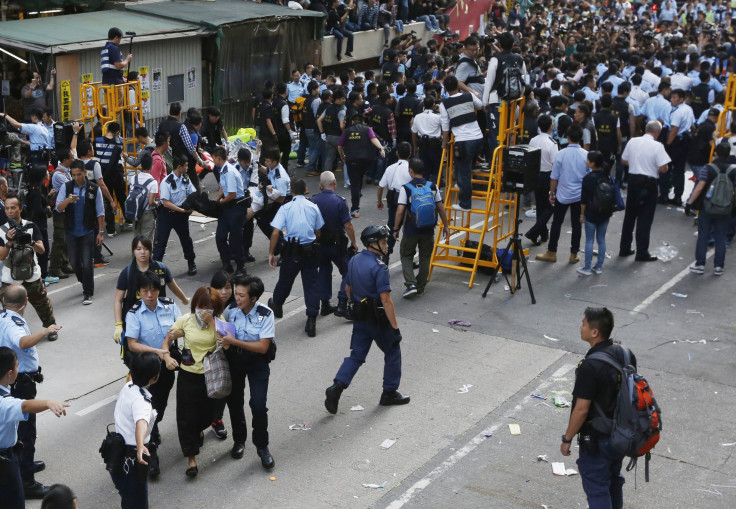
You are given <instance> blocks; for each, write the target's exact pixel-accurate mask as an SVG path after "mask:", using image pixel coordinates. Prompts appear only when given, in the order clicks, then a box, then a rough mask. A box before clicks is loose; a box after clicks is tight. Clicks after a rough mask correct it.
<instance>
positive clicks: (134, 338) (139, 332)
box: [123, 270, 181, 477]
mask: <svg viewBox="0 0 736 509" xmlns="http://www.w3.org/2000/svg"><path fill="white" fill-rule="evenodd" d="M160 291H161V280H160V279H159V277H158V276H157V275H156V274H155V273H154V272H153V271H150V270H148V271H146V272H144V273H142V274H140V275H139V276H138V293H139V295H140V296H141V300H139V301H138V302H137V303H136V304H135V305H134V306H133V307H131V308H130V311H128V314H127V315H126V317H125V344H124V347H123V348H124V349H126V345H127V350H129V351H130V354H137V353H142V352H153V353H155V354H156V355H158V356H159V358H161V372H160V374H159V376H158V381H157V382H156V383H155V384H153V385H151V386H150V387H149V388H148V391H149V392H150V393H151V404H152V405H153V408H154V410H156V412H158V415H157V416H156V422H155V424H154V425H153V430H152V431H151V442H150V446H149V447H148V451H149V452H150V453H151V459H150V460H149V462H148V466H149V473H150V474H151V475H152V476H153V477H155V476H157V475H158V474H159V461H158V455H157V454H156V451H157V448H158V446H159V445H160V444H161V435H160V433H159V430H158V423H159V422H161V420H162V419H163V418H164V411H166V405H167V403H168V400H169V393H170V392H171V388H172V387H173V386H174V380H175V372H174V370H175V369H176V368H177V367H178V366H179V363H178V362H177V361H176V360H175V359H172V357H171V353H170V350H169V346H170V344H171V343H172V336H170V335H169V329H171V327H172V326H173V325H174V322H175V321H176V319H177V318H179V317H180V316H181V311H179V308H178V307H177V306H176V304H174V301H173V300H172V299H169V298H167V297H159V292H160ZM130 354H127V355H130Z"/></svg>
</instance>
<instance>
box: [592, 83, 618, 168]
mask: <svg viewBox="0 0 736 509" xmlns="http://www.w3.org/2000/svg"><path fill="white" fill-rule="evenodd" d="M612 106H613V98H611V96H610V95H604V96H603V97H601V111H599V112H598V113H596V114H595V117H594V119H595V129H596V131H597V134H598V150H599V151H600V152H601V153H602V154H603V160H604V161H605V162H606V163H608V166H609V168H615V167H616V158H618V156H619V155H620V154H621V143H622V140H621V119H620V118H619V117H618V115H616V114H615V113H614V112H613V111H611V107H612Z"/></svg>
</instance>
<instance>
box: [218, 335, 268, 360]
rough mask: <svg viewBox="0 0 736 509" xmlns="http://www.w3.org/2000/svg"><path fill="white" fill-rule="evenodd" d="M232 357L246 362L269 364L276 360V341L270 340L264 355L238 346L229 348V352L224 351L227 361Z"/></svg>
mask: <svg viewBox="0 0 736 509" xmlns="http://www.w3.org/2000/svg"><path fill="white" fill-rule="evenodd" d="M228 356H230V357H228ZM234 356H238V357H240V358H242V359H245V360H246V361H248V362H256V361H263V362H268V363H270V362H271V361H273V360H275V359H276V341H275V340H274V339H271V343H270V344H269V345H268V350H266V353H255V352H252V351H250V350H246V349H245V348H241V347H239V346H231V347H230V349H229V350H226V351H225V357H228V360H229V359H230V358H231V357H234Z"/></svg>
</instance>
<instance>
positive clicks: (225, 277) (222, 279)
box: [210, 270, 233, 290]
mask: <svg viewBox="0 0 736 509" xmlns="http://www.w3.org/2000/svg"><path fill="white" fill-rule="evenodd" d="M227 285H230V286H232V285H233V281H232V277H231V276H230V274H228V273H227V272H225V271H224V270H218V271H217V272H215V273H214V274H212V279H210V286H211V287H212V288H214V289H215V290H219V289H220V288H225V287H226V286H227Z"/></svg>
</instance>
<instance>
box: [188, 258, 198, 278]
mask: <svg viewBox="0 0 736 509" xmlns="http://www.w3.org/2000/svg"><path fill="white" fill-rule="evenodd" d="M196 274H197V264H196V263H194V260H192V261H191V262H189V270H187V275H189V276H195V275H196Z"/></svg>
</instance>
